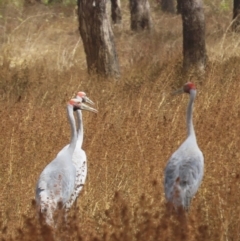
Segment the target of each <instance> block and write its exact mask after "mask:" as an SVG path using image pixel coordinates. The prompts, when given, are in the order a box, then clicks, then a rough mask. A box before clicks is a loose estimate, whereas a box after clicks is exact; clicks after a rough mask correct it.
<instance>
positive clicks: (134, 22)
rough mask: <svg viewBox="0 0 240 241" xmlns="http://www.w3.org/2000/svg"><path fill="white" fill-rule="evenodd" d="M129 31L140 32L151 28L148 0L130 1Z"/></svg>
mask: <svg viewBox="0 0 240 241" xmlns="http://www.w3.org/2000/svg"><path fill="white" fill-rule="evenodd" d="M130 13H131V29H132V30H133V31H141V30H144V29H148V30H150V29H151V28H152V18H151V12H150V5H149V2H148V0H130Z"/></svg>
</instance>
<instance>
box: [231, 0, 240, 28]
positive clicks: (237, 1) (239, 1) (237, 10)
mask: <svg viewBox="0 0 240 241" xmlns="http://www.w3.org/2000/svg"><path fill="white" fill-rule="evenodd" d="M232 29H233V31H235V32H240V0H234V1H233V25H232Z"/></svg>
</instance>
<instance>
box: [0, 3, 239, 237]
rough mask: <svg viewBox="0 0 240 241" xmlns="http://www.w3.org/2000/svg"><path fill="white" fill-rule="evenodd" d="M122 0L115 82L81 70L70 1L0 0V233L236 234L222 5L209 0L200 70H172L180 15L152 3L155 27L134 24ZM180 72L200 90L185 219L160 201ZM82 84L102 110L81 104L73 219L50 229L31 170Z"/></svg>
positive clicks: (179, 120) (233, 109)
mask: <svg viewBox="0 0 240 241" xmlns="http://www.w3.org/2000/svg"><path fill="white" fill-rule="evenodd" d="M207 3H208V2H207ZM122 5H123V24H122V26H121V27H114V33H115V42H116V47H117V52H118V55H119V60H120V65H121V71H122V77H121V78H120V79H119V80H118V81H115V80H111V79H102V78H100V77H98V76H88V75H87V70H86V62H85V55H84V51H83V46H82V42H81V39H80V37H79V33H78V22H77V16H76V11H75V9H74V7H63V6H60V5H53V6H44V5H38V4H37V5H32V6H25V7H21V8H20V7H14V5H6V6H4V7H2V8H1V16H2V17H1V18H0V42H1V46H0V97H1V105H0V113H1V118H0V133H1V134H0V136H1V138H0V153H1V163H0V165H1V168H0V213H1V218H0V227H1V229H2V234H1V238H2V240H54V238H56V239H57V238H60V239H61V240H125V241H127V240H154V241H155V240H234V241H235V240H240V232H239V225H240V198H239V197H240V189H239V188H240V178H239V177H240V166H238V165H239V164H240V151H239V146H240V135H238V130H239V129H240V111H239V110H240V97H239V94H238V90H239V89H240V68H239V65H240V40H239V35H237V34H233V33H231V32H230V31H229V29H230V28H229V26H230V22H231V9H225V8H224V9H223V8H221V6H220V3H219V1H217V0H215V1H213V2H210V3H209V4H206V8H205V13H206V26H207V31H206V43H207V50H208V57H209V62H208V66H207V69H206V73H205V75H204V76H201V77H198V76H196V75H194V73H192V74H189V75H183V74H182V72H181V63H182V51H181V48H182V35H181V17H180V16H175V15H167V14H163V13H162V12H161V11H160V10H159V9H158V8H159V7H158V6H157V5H156V2H154V1H151V6H152V13H153V20H154V30H153V32H152V33H150V34H149V33H138V34H136V33H132V32H131V31H130V30H129V28H130V25H129V11H128V4H127V1H124V2H123V3H122ZM187 81H193V82H195V83H196V85H197V90H198V94H197V98H196V103H195V107H194V125H195V129H196V134H197V140H198V144H199V146H200V148H201V150H202V152H203V154H204V157H205V176H204V180H203V183H202V185H201V187H200V189H199V192H198V193H197V195H196V197H195V198H194V199H193V201H192V205H191V210H190V213H189V215H188V217H187V221H183V220H178V219H177V218H176V217H174V216H172V215H170V214H169V213H168V212H167V211H166V208H165V198H164V192H163V170H164V167H165V165H166V162H167V160H168V158H169V157H170V155H171V154H172V153H173V152H174V151H175V150H176V149H177V148H178V146H179V145H180V143H181V142H182V141H183V140H184V138H185V137H186V124H185V115H186V113H185V112H186V105H187V102H188V96H187V95H183V96H178V97H173V96H172V95H171V92H172V90H174V89H175V88H177V87H180V86H181V85H182V84H184V83H185V82H187ZM80 90H83V91H85V92H86V93H87V94H88V96H89V97H90V98H91V99H92V100H93V101H95V102H96V108H97V109H98V110H99V113H98V115H93V114H91V113H85V112H84V113H83V115H84V130H85V136H84V145H83V148H84V150H85V151H86V153H87V156H88V177H87V182H86V185H85V187H84V189H83V191H82V193H81V195H80V197H79V199H78V203H77V207H73V208H72V210H71V212H70V218H69V220H70V221H69V222H70V224H69V225H67V226H65V225H64V226H62V227H61V228H59V230H58V232H57V233H55V234H54V233H53V232H52V230H50V229H49V228H48V227H47V226H45V225H44V224H42V223H41V222H42V221H41V219H40V221H39V220H38V218H37V217H36V213H35V209H34V205H33V204H32V200H33V199H34V189H35V184H36V181H37V179H38V176H39V174H40V173H41V171H42V170H43V168H44V167H45V166H46V165H47V164H48V163H49V162H50V161H51V160H52V159H53V158H54V157H55V156H56V154H57V153H58V151H59V150H60V149H61V148H62V147H63V146H64V145H66V144H68V143H69V138H70V131H69V125H68V121H67V118H66V110H65V106H66V102H67V101H68V100H69V98H71V97H72V96H74V94H75V93H76V92H77V91H80ZM54 235H55V236H54Z"/></svg>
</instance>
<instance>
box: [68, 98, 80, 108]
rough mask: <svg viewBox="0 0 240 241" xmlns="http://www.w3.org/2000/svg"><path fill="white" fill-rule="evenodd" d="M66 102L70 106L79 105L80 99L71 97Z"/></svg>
mask: <svg viewBox="0 0 240 241" xmlns="http://www.w3.org/2000/svg"><path fill="white" fill-rule="evenodd" d="M68 103H69V104H70V105H72V106H79V105H80V101H79V100H78V99H71V100H70V101H69V102H68Z"/></svg>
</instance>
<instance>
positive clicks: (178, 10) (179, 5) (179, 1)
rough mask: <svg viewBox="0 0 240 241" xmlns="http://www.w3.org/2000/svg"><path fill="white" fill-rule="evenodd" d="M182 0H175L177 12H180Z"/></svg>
mask: <svg viewBox="0 0 240 241" xmlns="http://www.w3.org/2000/svg"><path fill="white" fill-rule="evenodd" d="M182 1H183V0H177V14H181V13H182Z"/></svg>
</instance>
